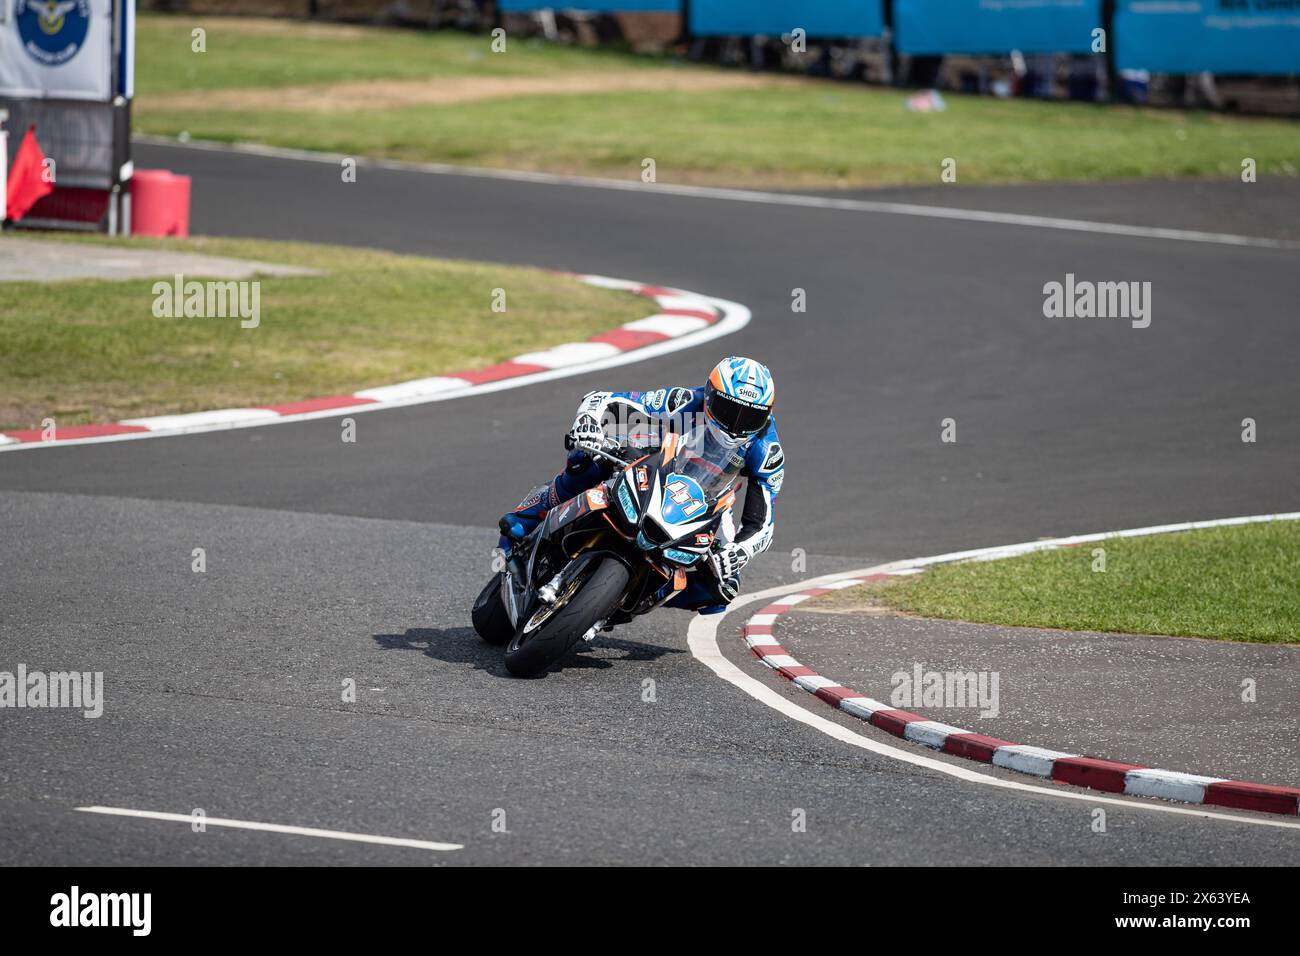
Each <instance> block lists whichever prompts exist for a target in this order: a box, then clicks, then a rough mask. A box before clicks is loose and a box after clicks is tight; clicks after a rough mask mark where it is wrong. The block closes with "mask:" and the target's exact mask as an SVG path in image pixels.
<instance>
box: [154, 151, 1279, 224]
mask: <svg viewBox="0 0 1300 956" xmlns="http://www.w3.org/2000/svg"><path fill="white" fill-rule="evenodd" d="M135 139H136V140H137V141H139V142H142V143H150V144H153V145H158V146H171V147H176V148H180V149H202V150H208V151H211V152H229V153H244V154H248V155H252V156H266V157H270V158H273V159H292V160H299V161H304V162H313V163H329V164H330V165H332V166H337V165H338V164H339V163H340V162H341V161H342V160H343V159H345V158H351V159H354V160H356V161H357V162H358V163H359V164H360V165H362V166H373V167H378V168H380V169H393V170H399V171H403V172H419V173H430V174H433V175H438V176H468V177H473V178H477V179H502V180H510V181H513V182H526V183H539V184H542V185H549V186H574V187H579V188H584V189H612V190H617V191H621V192H639V193H656V194H659V195H665V194H666V195H670V196H687V197H692V198H695V199H716V200H725V201H730V202H745V203H759V204H763V205H770V206H798V207H802V208H806V209H834V210H840V211H844V212H866V213H879V214H883V215H890V216H912V217H917V218H922V219H948V220H958V221H964V222H982V223H991V224H994V225H1001V226H1021V227H1028V228H1034V229H1056V230H1065V231H1068V232H1085V233H1093V234H1096V235H1106V236H1129V237H1135V238H1139V239H1170V240H1176V241H1180V242H1208V243H1213V244H1216V245H1224V246H1247V247H1251V248H1257V249H1300V242H1297V241H1295V240H1289V239H1268V238H1265V237H1263V236H1241V235H1236V234H1233V233H1226V232H1205V231H1202V230H1198V229H1167V228H1162V227H1158V226H1132V225H1127V224H1125V223H1117V222H1095V221H1092V220H1088V219H1066V218H1061V217H1058V216H1030V215H1022V214H1019V213H1008V212H996V211H992V210H982V209H961V208H958V207H954V206H928V205H925V204H924V203H904V202H881V201H878V200H869V199H836V198H834V197H829V196H808V195H800V194H793V193H772V192H763V191H761V190H755V189H728V188H724V187H717V186H686V185H680V184H675V183H643V182H641V180H640V179H631V180H622V179H604V178H600V177H590V176H563V175H559V174H556V173H537V172H528V171H525V170H514V169H490V168H484V167H479V166H453V165H450V164H448V163H411V162H402V161H400V160H388V159H365V158H361V159H358V158H357V157H345V156H344V155H343V154H342V153H338V154H335V153H317V152H313V151H310V150H302V149H288V148H284V147H278V146H261V145H257V144H251V143H249V144H228V143H213V142H206V141H193V140H191V141H190V142H188V143H180V142H177V141H176V140H174V139H170V138H168V137H165V136H136V137H135Z"/></svg>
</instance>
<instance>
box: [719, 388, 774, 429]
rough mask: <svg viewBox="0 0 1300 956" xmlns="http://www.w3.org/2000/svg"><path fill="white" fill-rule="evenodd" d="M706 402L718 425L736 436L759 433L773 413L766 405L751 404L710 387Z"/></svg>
mask: <svg viewBox="0 0 1300 956" xmlns="http://www.w3.org/2000/svg"><path fill="white" fill-rule="evenodd" d="M706 404H707V406H708V411H709V415H710V416H712V418H713V420H714V421H715V422H717V423H718V426H719V427H720V428H721V429H722V430H723V431H725V432H727V433H728V434H729V435H732V436H735V437H740V436H741V435H754V434H757V433H758V432H759V431H761V430H762V428H763V426H764V425H766V424H767V419H768V416H770V415H771V414H772V409H771V408H770V407H768V406H766V405H751V404H749V403H748V402H742V401H741V400H740V399H738V398H732V397H731V396H729V395H723V394H722V393H721V392H719V391H717V390H716V389H713V388H710V389H709V393H708V399H707V403H706Z"/></svg>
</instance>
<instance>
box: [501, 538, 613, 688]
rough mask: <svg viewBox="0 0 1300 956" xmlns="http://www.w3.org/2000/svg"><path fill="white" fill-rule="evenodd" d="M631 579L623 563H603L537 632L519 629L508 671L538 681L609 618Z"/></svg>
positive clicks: (508, 656)
mask: <svg viewBox="0 0 1300 956" xmlns="http://www.w3.org/2000/svg"><path fill="white" fill-rule="evenodd" d="M629 577H630V574H629V572H628V569H627V567H626V566H625V565H624V564H623V563H622V562H621V561H617V560H615V559H613V558H605V559H603V560H600V561H599V562H598V563H597V564H596V567H595V568H594V569H593V570H592V571H590V572H589V573H588V574H587V576H586V578H585V579H584V580H582V581H581V582H579V586H578V588H577V589H576V590H575V591H574V592H573V593H572V594H571V595H570V596H568V599H567V601H565V603H564V604H563V605H562V606H558V607H556V608H555V609H554V610H553V611H551V612H550V614H549V616H547V617H546V618H545V619H544V620H543V621H542V622H541V624H539V625H538V626H537V628H536V629H535V630H532V631H528V630H525V628H526V627H527V625H525V626H524V627H521V628H520V629H519V633H518V634H516V635H515V636H514V637H513V638H512V639H511V641H510V644H509V646H508V647H507V648H506V670H508V671H510V673H511V674H513V675H514V676H515V677H536V676H537V675H538V674H541V673H542V672H543V671H545V670H546V669H547V668H548V667H550V666H551V665H553V664H555V663H556V662H557V661H558V660H559V659H560V658H562V657H563V656H564V655H565V654H567V653H568V652H569V650H570V649H572V647H573V646H574V645H575V644H577V643H578V641H580V640H582V635H584V634H586V633H587V631H588V630H589V629H590V628H591V626H592V625H593V624H595V623H596V622H597V621H600V620H604V619H605V618H607V617H608V616H609V615H610V613H611V612H612V611H613V610H614V609H615V608H616V607H617V606H618V602H619V601H620V600H621V599H622V597H623V592H624V591H625V590H626V589H627V582H628V578H629ZM558 603H559V602H557V604H558ZM539 613H541V611H539Z"/></svg>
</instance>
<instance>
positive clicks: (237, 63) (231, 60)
mask: <svg viewBox="0 0 1300 956" xmlns="http://www.w3.org/2000/svg"><path fill="white" fill-rule="evenodd" d="M196 27H197V28H202V29H203V30H204V31H205V42H206V47H207V50H206V52H204V53H195V52H194V51H193V50H192V48H191V47H192V35H191V31H193V30H194V29H195V28H196ZM490 43H491V38H490V37H489V36H487V35H478V36H471V35H468V34H463V33H452V32H443V33H435V32H432V31H419V30H403V29H388V28H383V27H348V26H339V25H332V24H307V23H303V22H301V21H287V20H257V19H253V20H249V19H245V18H240V17H214V16H194V15H188V16H167V15H159V14H141V15H140V16H139V17H138V18H137V21H136V96H137V97H138V98H140V99H142V100H144V101H147V100H148V97H149V96H150V95H151V94H156V93H174V92H181V91H194V90H225V89H234V88H251V87H275V86H289V85H299V84H312V83H341V82H347V81H352V80H400V79H412V78H423V77H440V76H537V75H544V74H546V73H549V72H552V71H560V70H597V69H638V68H646V69H650V68H654V67H656V66H660V65H662V64H661V61H658V60H656V59H654V58H652V57H646V56H633V55H631V54H628V53H626V52H623V51H619V50H605V49H601V50H579V49H574V48H569V47H563V46H558V45H556V44H553V43H545V42H543V41H540V40H527V39H518V40H514V39H511V40H509V41H508V43H507V52H506V53H504V54H493V53H492V52H491V51H490V46H489V44H490ZM377 105H380V104H377Z"/></svg>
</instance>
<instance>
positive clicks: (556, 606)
mask: <svg viewBox="0 0 1300 956" xmlns="http://www.w3.org/2000/svg"><path fill="white" fill-rule="evenodd" d="M587 451H588V453H589V454H593V455H595V456H597V457H599V458H602V459H605V460H606V461H608V462H610V463H611V465H612V466H613V468H612V471H613V473H612V474H611V476H610V477H609V478H608V479H606V480H605V481H603V482H601V483H600V484H598V485H596V486H595V487H593V488H591V489H590V490H588V491H585V492H583V493H582V494H580V495H578V496H577V497H575V498H570V499H569V500H568V501H566V502H563V503H561V504H558V505H556V506H555V507H554V508H552V509H551V510H550V511H548V512H547V513H546V517H545V518H544V519H543V520H542V521H541V522H540V523H539V524H538V525H537V527H536V528H534V529H533V530H532V531H531V532H530V533H529V534H528V535H527V536H526V537H524V538H523V539H522V540H521V541H518V542H516V543H515V544H514V546H513V547H512V548H511V549H510V553H509V555H508V556H507V557H506V559H505V563H504V566H503V567H502V568H501V569H500V570H499V571H498V572H497V573H496V574H495V575H494V576H493V578H492V579H491V580H490V581H489V582H488V583H487V586H486V587H485V588H483V591H482V592H481V593H480V594H479V596H478V599H477V600H476V601H475V602H474V609H473V613H472V617H473V621H474V629H475V630H476V631H478V634H479V636H480V637H482V638H483V640H485V641H486V642H487V643H489V644H497V645H500V644H504V645H506V651H505V664H506V669H507V670H509V671H510V673H511V674H513V675H514V676H516V677H533V676H536V675H538V674H541V673H542V672H543V671H545V670H546V669H547V668H549V667H550V666H552V665H553V664H555V663H556V662H557V661H559V660H560V659H561V658H562V657H564V656H565V655H566V654H567V653H568V652H569V651H570V650H571V649H572V648H574V647H575V646H577V644H578V643H579V642H580V641H590V640H592V639H594V638H595V636H596V635H597V634H598V633H599V632H601V631H602V630H604V631H608V630H612V629H613V627H614V626H615V625H618V624H624V623H627V622H628V621H631V620H632V619H633V618H635V617H639V616H640V615H642V614H648V613H650V612H651V611H653V610H654V609H655V608H657V607H659V606H661V605H663V604H664V603H666V602H667V601H669V600H671V599H672V598H673V596H674V595H675V594H677V593H678V592H680V591H682V590H683V589H684V588H685V587H686V584H687V575H688V574H712V573H714V571H713V567H712V563H711V562H710V561H708V556H709V553H710V551H711V549H712V548H713V543H714V541H715V539H716V537H717V534H718V529H719V527H720V525H721V522H722V520H723V517H724V516H725V515H726V514H728V513H729V512H730V510H731V506H732V504H733V503H734V502H735V500H736V487H737V479H738V476H739V473H740V469H741V467H742V466H743V464H744V458H743V456H742V455H741V454H740V452H739V451H738V450H737V449H735V448H730V447H728V446H726V445H725V444H723V443H722V442H720V441H718V440H717V438H715V437H714V436H713V434H712V433H711V432H710V430H709V428H708V426H707V425H700V426H699V427H698V428H695V429H694V430H692V431H688V432H685V433H683V434H678V433H676V432H669V433H667V434H666V435H665V436H664V440H663V443H662V445H661V446H660V447H659V448H657V449H656V450H653V451H651V452H649V453H646V454H641V457H635V456H636V455H637V454H638V453H639V452H638V450H636V449H634V448H629V447H628V446H627V445H625V444H624V443H622V442H619V441H616V440H615V439H612V438H605V439H604V440H603V442H602V443H601V447H600V448H599V449H594V448H589V449H587Z"/></svg>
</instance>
